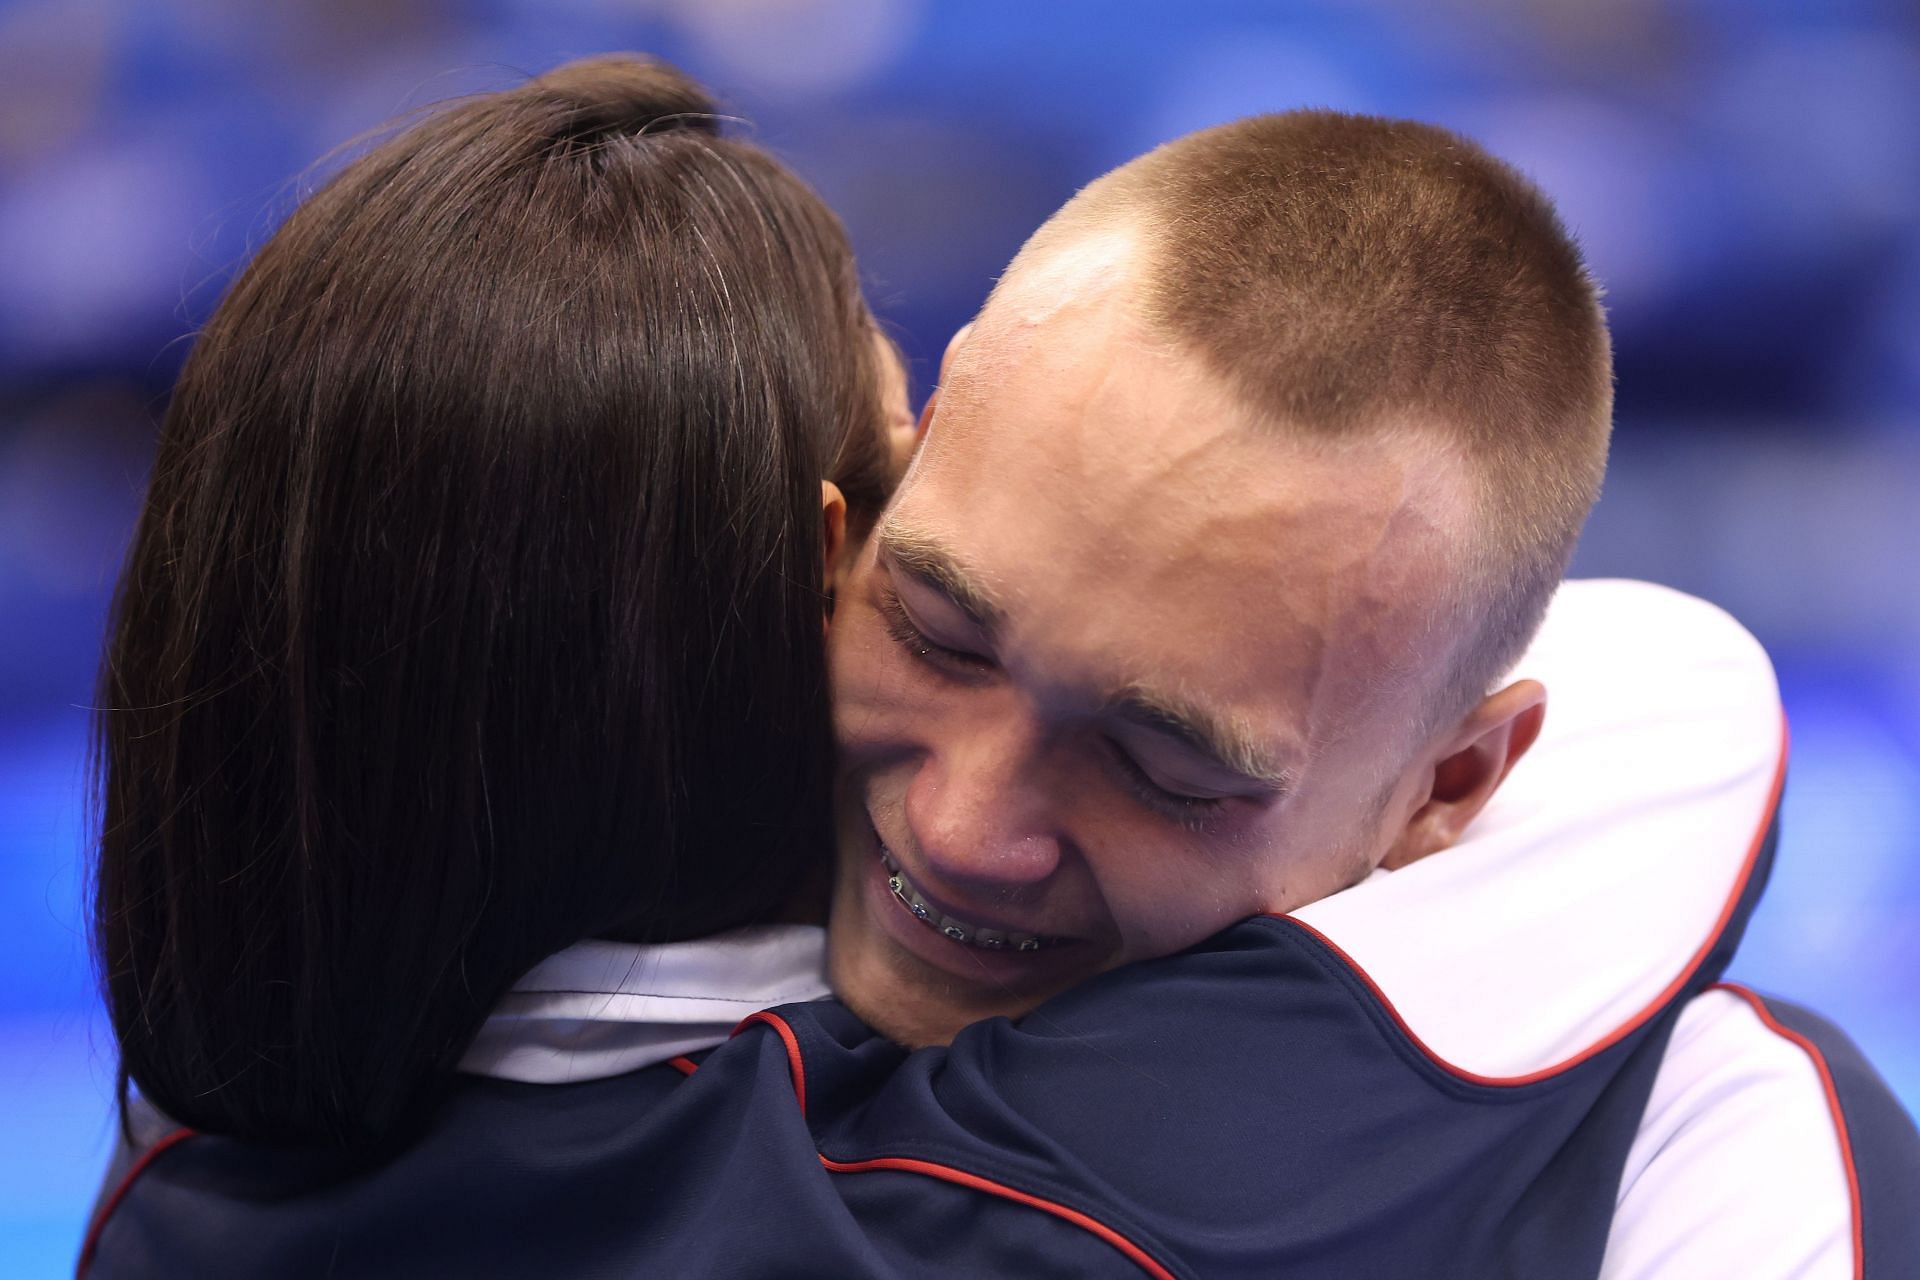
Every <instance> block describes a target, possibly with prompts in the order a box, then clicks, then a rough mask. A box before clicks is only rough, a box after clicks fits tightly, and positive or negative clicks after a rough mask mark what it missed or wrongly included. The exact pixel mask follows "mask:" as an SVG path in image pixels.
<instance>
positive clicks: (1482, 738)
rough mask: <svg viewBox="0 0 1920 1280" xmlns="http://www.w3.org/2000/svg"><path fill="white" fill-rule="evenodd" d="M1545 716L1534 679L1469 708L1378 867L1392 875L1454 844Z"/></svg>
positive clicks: (1540, 689)
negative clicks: (1470, 709)
mask: <svg viewBox="0 0 1920 1280" xmlns="http://www.w3.org/2000/svg"><path fill="white" fill-rule="evenodd" d="M1546 717H1547V691H1546V688H1545V687H1544V686H1543V685H1541V683H1540V682H1539V681H1538V680H1521V681H1517V682H1516V683H1514V684H1510V685H1508V686H1507V687H1506V688H1504V689H1502V690H1501V691H1500V692H1498V693H1496V694H1494V695H1493V696H1492V697H1490V698H1488V699H1487V700H1486V701H1485V702H1482V703H1481V704H1480V705H1479V706H1478V707H1476V708H1474V710H1473V713H1472V714H1471V715H1469V716H1468V717H1467V718H1466V719H1465V720H1463V721H1461V722H1460V726H1459V728H1457V729H1456V730H1455V731H1454V732H1453V734H1452V735H1451V736H1450V737H1448V738H1447V739H1446V741H1445V742H1444V743H1443V744H1442V745H1441V747H1440V748H1439V755H1438V756H1437V757H1436V758H1435V759H1434V761H1433V763H1432V764H1431V765H1430V766H1429V767H1428V772H1427V777H1426V779H1425V787H1426V798H1425V799H1424V800H1423V801H1421V802H1420V803H1419V804H1418V805H1416V806H1415V808H1414V810H1413V814H1412V816H1411V817H1409V818H1408V819H1407V825H1406V826H1405V827H1404V828H1402V829H1401V831H1400V834H1399V836H1398V838H1397V839H1395V841H1394V843H1393V847H1392V848H1391V849H1389V850H1387V856H1386V857H1385V858H1384V859H1383V860H1382V861H1381V863H1380V865H1381V866H1382V867H1384V868H1386V869H1387V870H1389V871H1398V870H1399V869H1400V868H1401V867H1404V866H1407V865H1408V864H1409V863H1414V862H1418V861H1419V860H1420V859H1422V858H1424V857H1426V856H1427V855H1428V854H1430V853H1438V852H1439V851H1440V850H1442V849H1445V848H1449V847H1450V846H1452V845H1453V844H1455V843H1457V842H1458V841H1459V839H1460V836H1461V833H1463V832H1464V831H1465V830H1466V829H1467V824H1468V823H1470V822H1472V821H1473V820H1474V819H1475V818H1476V817H1478V816H1479V815H1480V811H1481V810H1482V809H1484V808H1486V807H1487V801H1489V800H1491V799H1493V793H1494V792H1496V791H1498V790H1499V789H1500V784H1501V783H1502V782H1504V781H1505V780H1506V777H1507V774H1508V772H1509V771H1511V770H1512V768H1513V766H1514V765H1515V764H1517V763H1519V760H1520V757H1521V756H1523V755H1525V754H1527V749H1528V748H1529V747H1531V746H1532V745H1533V744H1534V740H1535V739H1537V738H1538V737H1539V736H1540V726H1541V725H1542V724H1544V723H1545V721H1546Z"/></svg>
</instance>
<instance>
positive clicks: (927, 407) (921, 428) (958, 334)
mask: <svg viewBox="0 0 1920 1280" xmlns="http://www.w3.org/2000/svg"><path fill="white" fill-rule="evenodd" d="M972 332H973V322H972V321H971V320H969V321H968V322H967V323H966V324H963V325H961V326H960V327H959V328H958V329H956V330H954V333H953V336H952V337H951V338H948V339H947V349H946V351H944V352H943V353H941V356H940V381H939V382H936V383H934V384H933V390H932V391H930V392H928V393H927V402H926V403H925V404H923V405H921V406H920V421H919V423H918V424H917V425H916V426H915V427H914V429H913V437H914V439H915V440H916V441H919V440H924V439H926V437H927V427H928V426H929V425H931V424H932V422H933V407H934V406H935V405H937V404H939V403H940V387H941V384H942V383H944V382H946V380H947V371H948V370H949V369H951V368H953V358H954V356H956V355H958V354H959V352H960V348H961V347H963V346H965V345H966V341H967V335H968V334H970V333H972Z"/></svg>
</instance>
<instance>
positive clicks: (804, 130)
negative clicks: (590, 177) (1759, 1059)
mask: <svg viewBox="0 0 1920 1280" xmlns="http://www.w3.org/2000/svg"><path fill="white" fill-rule="evenodd" d="M1917 25H1920V10H1916V9H1915V8H1914V6H1912V5H1911V4H1909V3H1896V2H1895V0H1828V2H1827V3H1823V4H1821V5H1818V6H1814V5H1802V4H1787V3H1782V2H1780V0H1680V2H1676V3H1653V2H1652V0H1611V2H1610V3H1607V4H1584V3H1579V2H1578V0H1424V2H1423V3H1419V4H1412V3H1408V4H1391V3H1386V2H1385V0H1338V2H1335V0H1325V2H1322V3H1311V2H1307V3H1294V4H1289V5H1285V6H1278V5H1261V4H1254V3H1230V2H1227V0H1183V2H1182V3H1180V4H1177V5H1175V4H1148V3H1132V4H1124V3H1111V2H1108V3H1098V4H1096V3H1091V2H1090V0H1049V3H1046V4H1033V3H1010V2H1006V0H991V2H988V0H975V2H970V3H948V4H937V3H930V2H929V0H548V2H546V3H533V2H531V0H277V2H276V3H272V4H261V3H259V2H258V0H51V2H48V0H12V2H10V3H0V974H3V975H4V983H3V985H0V1091H3V1092H4V1096H6V1097H8V1098H10V1099H11V1101H10V1102H9V1104H8V1106H9V1116H8V1121H7V1125H6V1132H7V1141H6V1142H4V1143H0V1274H3V1275H7V1276H16V1275H39V1274H48V1275H52V1274H58V1273H60V1272H62V1271H64V1270H66V1269H67V1268H69V1267H70V1266H71V1261H72V1257H73V1253H74V1250H75V1247H76V1242H77V1239H78V1233H79V1230H80V1225H81V1219H82V1216H83V1214H84V1212H85V1208H86V1205H87V1203H88V1199H89V1197H90V1195H91V1193H92V1190H93V1185H94V1180H95V1178H96V1176H97V1174H98V1171H99V1168H100V1162H101V1160H102V1158H103V1156H104V1152H105V1150H106V1146H107V1143H108V1138H109V1121H108V1118H107V1116H108V1111H107V1099H108V1094H109V1087H110V1080H111V1074H112V1072H111V1054H110V1041H109V1038H108V1037H107V1035H106V1033H105V1031H104V1028H103V1024H102V1023H101V1021H100V1019H99V1016H98V1012H97V1009H96V1001H95V997H94V994H93V988H92V983H91V978H90V975H89V971H88V968H87V964H86V960H85V956H84V949H83V932H82V927H81V907H80V903H81V891H82V872H81V850H82V846H83V842H84V839H85V808H84V804H83V801H84V782H85V774H84V743H85V734H84V727H85V713H84V710H83V708H84V707H85V706H86V704H87V702H88V697H89V689H90V683H91V679H92V675H93V668H94V662H95V658H96V655H97V650H98V637H99V631H100V627H101V623H102V618H103V613H104V609H105V605H106V601H107V598H108V593H109V590H110V588H111V584H112V580H113V576H114V573H115V570H116V567H117V559H118V556H119V553H120V549H121V547H122V545H123V543H124V540H125V538H126V536H127V533H128V531H129V528H130V522H131V519H132V515H133V512H134V510H135V507H136V503H137V500H138V496H139V488H140V484H141V480H142V475H143V471H144V468H145V465H146V459H147V456H148V453H149V450H150V446H151V440H152V437H153V432H154V428H155V424H156V423H157V421H158V417H159V414H160V412H161V411H162V409H163V407H164V400H165V394H166V390H167V387H168V386H169V384H170V382H171V380H172V377H173V375H174V373H175V371H176V370H177V368H178V366H179V362H180V360H181V358H182V355H183V353H184V350H185V344H186V335H188V334H189V333H190V332H191V331H192V329H193V328H194V326H195V325H196V324H197V323H199V322H200V321H201V320H203V319H204V318H205V316H206V315H207V313H208V311H209V309H210V308H211V306H212V305H213V303H214V301H215V300H216V298H217V296H218V293H219V290H220V288H221V287H222V285H223V284H224V282H225V281H226V280H227V279H228V278H229V277H230V275H231V274H232V272H233V271H234V269H235V267H236V266H237V265H238V264H239V263H240V262H241V261H243V260H244V258H245V256H246V254H247V253H248V251H249V249H250V247H252V246H255V245H257V244H258V243H259V242H260V241H261V239H262V238H263V237H264V236H265V235H266V234H267V233H268V232H269V231H270V230H271V229H272V227H273V225H274V224H275V221H276V219H277V218H278V217H279V216H281V215H282V214H283V213H284V212H285V211H286V209H287V207H288V205H289V203H290V201H291V200H292V199H293V198H294V195H295V193H296V192H297V190H298V175H299V174H300V172H301V171H302V170H303V168H305V167H306V166H307V165H308V164H309V163H311V162H312V161H314V160H315V159H316V158H318V157H319V156H321V155H322V154H323V153H324V152H326V151H327V150H328V149H330V148H332V147H334V146H335V145H337V144H339V143H341V142H343V141H345V140H346V139H348V138H350V137H352V136H353V135H355V134H357V133H359V132H360V131H362V130H364V129H367V128H369V127H371V126H373V125H375V124H377V123H379V122H380V121H382V120H384V119H386V118H388V117H390V116H392V115H394V114H396V113H399V112H401V111H404V110H406V109H408V108H411V107H414V106H418V105H420V104H422V103H424V102H428V101H431V100H434V99H436V98H440V97H444V96H447V95H449V94H453V93H460V92H467V91H471V90H475V89H484V88H491V87H498V86H501V85H504V84H508V83H511V82H513V81H515V80H516V79H518V78H519V77H521V76H522V75H523V74H525V73H530V72H534V71H538V70H541V69H544V68H546V67H548V66H550V65H551V64H553V63H555V62H557V61H560V60H562V59H564V58H568V57H572V56H576V55H579V54H584V53H591V52H598V51H603V50H607V49H622V48H625V49H640V50H646V51H651V52H655V53H658V54H661V55H663V56H665V57H667V58H669V59H672V60H675V61H677V62H680V63H681V64H682V65H684V66H686V67H687V68H689V69H690V70H692V71H693V72H694V73H695V74H697V75H698V76H700V77H701V78H702V79H704V80H706V81H707V82H708V83H709V84H710V85H712V86H713V87H714V88H716V89H717V90H718V91H719V92H720V93H721V94H722V95H723V97H724V98H725V99H726V100H727V101H728V103H729V104H730V106H731V108H732V109H734V110H737V111H738V112H739V113H740V114H742V115H744V116H746V117H748V118H749V119H751V120H752V121H754V122H755V127H756V129H757V132H758V135H759V136H760V137H761V138H762V139H763V140H764V141H765V142H767V143H768V144H770V145H771V146H772V147H774V148H775V149H776V150H777V151H779V152H780V153H781V154H782V155H784V156H785V157H786V158H787V159H789V160H790V161H791V162H792V163H793V165H794V166H795V167H797V168H798V169H799V171H800V172H801V173H803V174H804V175H806V176H807V177H808V178H809V179H810V180H811V181H812V182H813V183H814V184H815V185H816V186H817V187H818V188H819V189H820V190H821V192H822V193H823V194H824V195H825V196H826V198H827V199H828V200H829V201H830V202H831V203H832V204H833V205H834V206H835V207H836V208H837V209H839V210H840V212H841V213H842V215H843V216H844V217H845V218H846V220H847V223H848V225H849V227H850V229H851V231H852V233H853V238H854V241H855V244H856V246H857V248H858V249H859V250H860V253H861V256H862V260H863V262H864V265H865V269H866V272H867V276H868V279H869V283H870V291H871V295H872V297H873V300H874V302H875V305H876V306H877V308H878V309H879V311H880V312H881V313H882V314H883V316H884V317H885V318H886V319H887V320H888V321H889V323H890V324H891V325H892V326H893V327H894V328H895V329H896V331H897V332H898V334H899V336H900V338H901V340H902V342H903V344H904V345H905V347H906V349H907V351H908V352H909V354H910V355H911V356H912V357H913V358H914V360H915V368H916V374H917V377H918V379H919V381H920V383H921V389H922V390H924V388H925V385H926V383H927V382H928V381H929V380H930V379H931V376H932V371H933V368H934V364H935V361H936V359H937V356H938V353H939V351H940V349H941V347H942V346H943V345H944V343H945V341H946V338H947V336H948V334H949V333H950V332H951V331H952V330H953V329H954V327H956V326H957V325H958V324H960V323H962V322H963V321H964V320H965V319H966V318H967V317H968V315H969V314H970V313H971V311H972V310H973V308H974V307H975V306H976V305H977V304H978V303H979V301H980V300H981V298H982V297H983V295H984V293H985V291H986V289H987V288H988V287H989V285H990V283H991V281H992V279H993V277H994V275H995V273H996V272H997V271H998V270H999V268H1000V267H1001V266H1002V265H1003V264H1004V263H1005V262H1006V260H1007V259H1008V257H1009V256H1010V255H1011V254H1012V252H1013V250H1014V249H1015V248H1016V247H1017V246H1018V245H1019V243H1020V242H1021V240H1022V239H1023V238H1024V237H1025V235H1026V234H1027V233H1028V232H1029V231H1031V230H1032V229H1033V228H1034V227H1035V226H1036V225H1037V224H1038V223H1039V222H1040V221H1041V219H1042V218H1044V217H1045V216H1046V215H1047V214H1048V213H1049V212H1051V211H1052V210H1053V209H1054V208H1055V207H1056V206H1057V205H1059V204H1060V203H1061V202H1062V201H1063V200H1064V199H1065V198H1066V197H1067V196H1068V195H1070V194H1071V193H1072V192H1073V190H1074V189H1075V188H1076V187H1078V186H1079V185H1081V184H1082V183H1084V182H1086V181H1087V180H1089V179H1091V178H1092V177H1094V176H1096V175H1097V174H1099V173H1100V172H1102V171H1103V170H1105V169H1107V168H1109V167H1111V166H1113V165H1115V164H1117V163H1120V162H1121V161H1124V160H1126V159H1128V158H1129V157H1131V156H1133V155H1135V154H1138V153H1139V152H1141V151H1143V150H1145V149H1147V148H1148V147H1150V146H1152V145H1154V144H1155V143H1158V142H1161V141H1163V140H1165V139H1167V138H1170V137H1173V136H1175V135H1177V134H1180V133H1183V132H1186V131H1187V130H1190V129H1193V128H1196V127H1199V126H1202V125H1207V124H1211V123H1215V122H1218V121H1221V120H1225V119H1228V118H1231V117H1234V116H1238V115H1244V114H1248V113H1252V112H1257V111H1266V110H1273V109H1279V108H1286V107H1289V106H1297V105H1324V106H1333V107H1340V108H1347V109H1354V110H1363V111H1372V112H1382V113H1389V114H1397V115H1409V116H1417V117H1421V118H1424V119H1429V120H1434V121H1438V122H1441V123H1444V124H1447V125H1451V126H1453V127H1456V128H1459V129H1461V130H1464V131H1466V132H1468V133H1470V134H1472V135H1474V136H1476V137H1478V138H1479V139H1481V140H1482V141H1483V142H1485V143H1486V144H1487V145H1489V146H1490V147H1491V148H1492V149H1493V150H1495V151H1496V152H1498V153H1500V154H1501V155H1504V156H1506V157H1507V158H1509V159H1511V160H1514V161H1515V162H1517V163H1518V164H1520V165H1521V166H1522V167H1523V168H1524V169H1526V170H1527V171H1529V172H1530V173H1532V174H1533V175H1534V176H1535V177H1536V178H1537V179H1538V180H1539V181H1540V182H1541V183H1542V184H1543V185H1544V186H1545V187H1546V188H1547V190H1548V191H1549V193H1550V194H1552V195H1553V196H1554V197H1555V198H1556V199H1557V200H1558V201H1559V204H1560V207H1561V208H1562V210H1563V211H1564V213H1565V214H1566V216H1567V218H1568V220H1569V222H1570V223H1571V224H1572V226H1573V227H1574V229H1575V230H1576V232H1577V233H1578V234H1579V236H1580V237H1581V239H1582V240H1583V242H1584V243H1585V245H1586V247H1587V250H1588V252H1589V255H1590V258H1591V260H1592V263H1593V265H1594V267H1595V269H1596V270H1597V272H1598V273H1599V275H1600V276H1601V278H1602V279H1603V280H1604V281H1605V282H1606V285H1607V288H1608V293H1609V297H1610V306H1611V309H1612V315H1613V323H1614V332H1615V337H1616V341H1617V348H1618V354H1619V381H1620V399H1619V434H1618V437H1617V445H1616V454H1615V462H1614V464H1613V471H1612V476H1611V478H1610V480H1609V482H1608V487H1607V492H1606V496H1605V498H1604V499H1603V500H1602V502H1601V504H1600V507H1599V510H1598V512H1597V513H1596V515H1595V517H1594V521H1593V524H1592V526H1591V530H1590V532H1589V534H1588V536H1587V538H1586V540H1585V542H1584V544H1583V547H1582V550H1581V553H1580V560H1579V563H1578V566H1577V570H1578V571H1579V572H1582V573H1585V574H1626V575H1632V576H1636V577H1645V578H1652V579H1657V580H1660V581H1663V582H1668V583H1672V584H1674V585H1676V586H1679V587H1682V588H1684V589H1686V590H1689V591H1692V592H1695V593H1697V594H1700V595H1703V596H1706V597H1708V598H1710V599H1712V600H1715V601H1717V602H1719V603H1721V604H1723V605H1725V606H1726V607H1728V608H1729V609H1731V610H1732V611H1733V612H1734V613H1736V614H1737V615H1739V616H1740V617H1741V618H1742V619H1744V620H1745V621H1746V622H1747V624H1748V625H1749V626H1751V627H1752V628H1753V629H1754V630H1755V631H1756V632H1757V633H1758V634H1759V636H1760V637H1761V639H1762V640H1764V641H1765V642H1766V643H1767V645H1768V646H1769V648H1770V649H1771V650H1772V652H1773V653H1774V655H1775V658H1776V659H1777V661H1778V663H1779V667H1780V671H1781V676H1782V680H1783V683H1784V686H1785V690H1786V700H1787V705H1788V710H1789V713H1790V715H1791V717H1792V720H1793V724H1794V730H1795V745H1796V754H1795V767H1794V772H1793V776H1792V779H1791V781H1790V784H1789V791H1788V800H1787V809H1786V836H1785V840H1784V843H1783V845H1782V849H1781V862H1780V865H1779V868H1778V870H1777V872H1776V875H1775V880H1774V885H1773V888H1772V891H1771V895H1770V897H1769V899H1768V901H1767V903H1766V905H1765V906H1764V907H1763V908H1762V910H1761V912H1760V915H1759V917H1758V919H1757V920H1756V921H1755V923H1754V927H1753V931H1752V934H1751V936H1750V941H1749V943H1748V945H1747V947H1746V949H1745V951H1744V952H1743V955H1742V959H1741V961H1740V963H1739V966H1738V969H1737V973H1738V974H1739V976H1741V977H1743V978H1745V979H1746V980H1748V981H1751V982H1754V983H1756V984H1759V985H1761V986H1763V987H1765V988H1768V989H1770V990H1773V991H1777V992H1780V993H1782V994H1786V995H1790V996H1793V997H1797V998H1800V999H1804V1000H1807V1001H1809V1002H1811V1003H1813V1004H1815V1005H1816V1006H1818V1007H1820V1008H1822V1009H1823V1010H1825V1011H1826V1012H1827V1013H1828V1014H1830V1015H1831V1016H1833V1017H1835V1018H1837V1019H1838V1020H1839V1021H1840V1022H1841V1023H1842V1024H1843V1025H1844V1026H1846V1027H1847V1028H1848V1029H1849V1030H1850V1031H1851V1032H1852V1033H1853V1035H1854V1036H1855V1037H1856V1038H1857V1039H1858V1040H1860V1041H1861V1042H1862V1044H1863V1045H1864V1046H1865V1047H1866V1049H1867V1051H1868V1052H1869V1054H1870V1055H1871V1056H1872V1057H1873V1058H1874V1059H1875V1060H1876V1061H1877V1062H1878V1064H1879V1065H1880V1067H1881V1068H1882V1070H1883V1071H1885V1072H1886V1073H1887V1075H1888V1076H1889V1077H1890V1079H1891V1080H1892V1081H1893V1083H1894V1086H1895V1087H1896V1089H1898V1090H1899V1091H1900V1092H1901V1094H1902V1096H1903V1097H1904V1098H1905V1100H1906V1101H1907V1104H1908V1106H1909V1107H1910V1108H1914V1107H1916V1105H1920V1013H1916V1009H1915V997H1916V995H1920V932H1917V931H1916V930H1915V928H1914V926H1913V919H1914V916H1915V913H1916V909H1917V908H1920V585H1917V584H1920V575H1917V574H1916V572H1915V569H1914V566H1913V560H1914V557H1915V554H1916V552H1917V551H1920V408H1916V404H1917V403H1920V216H1916V215H1917V213H1920V37H1917V35H1916V26H1917Z"/></svg>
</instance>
